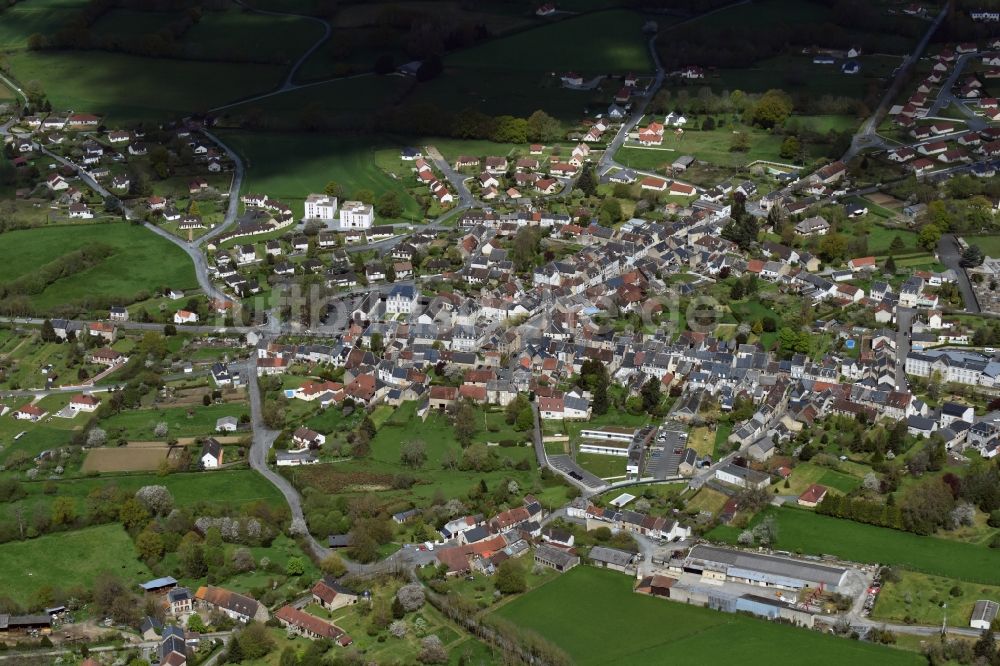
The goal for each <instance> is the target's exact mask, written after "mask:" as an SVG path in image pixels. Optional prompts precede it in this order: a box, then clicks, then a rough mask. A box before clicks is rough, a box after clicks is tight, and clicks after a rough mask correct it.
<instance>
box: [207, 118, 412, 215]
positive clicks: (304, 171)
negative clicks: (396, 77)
mask: <svg viewBox="0 0 1000 666" xmlns="http://www.w3.org/2000/svg"><path fill="white" fill-rule="evenodd" d="M222 138H223V140H224V141H226V142H227V143H230V145H232V146H233V147H234V148H235V149H236V150H237V151H239V152H240V154H241V155H243V156H244V157H245V158H246V159H247V177H246V179H245V180H244V188H243V189H244V191H248V192H257V191H260V192H267V193H268V195H270V196H273V197H275V198H276V199H278V200H280V201H282V202H284V203H287V204H288V205H290V206H291V207H292V209H293V210H295V211H301V210H302V208H301V206H302V201H304V200H305V198H306V196H307V195H309V193H311V192H322V191H323V187H324V186H325V185H326V184H327V183H328V182H330V181H331V180H332V181H335V182H337V183H338V184H339V185H340V186H341V187H343V188H344V189H345V190H346V191H347V193H348V196H350V194H351V193H353V192H357V191H358V190H361V189H367V190H371V191H372V192H374V193H375V194H376V196H377V195H379V194H381V193H383V192H388V191H395V192H398V193H399V194H400V198H401V200H402V201H403V210H404V212H403V215H404V217H406V218H408V219H411V220H416V219H421V217H422V216H421V209H420V206H419V204H417V202H416V201H415V200H414V199H413V198H412V197H411V196H410V195H409V193H408V192H407V186H408V185H409V183H405V184H404V183H402V182H400V181H397V180H394V179H393V178H391V177H390V176H388V175H387V174H386V173H384V172H383V171H381V170H380V169H379V168H378V166H377V165H376V164H375V156H374V153H375V151H376V150H377V149H378V148H379V146H376V145H373V144H374V142H373V141H372V140H371V139H370V138H365V139H362V138H355V137H334V136H328V135H313V134H255V133H249V132H226V133H224V135H223V137H222ZM400 147H402V146H400Z"/></svg>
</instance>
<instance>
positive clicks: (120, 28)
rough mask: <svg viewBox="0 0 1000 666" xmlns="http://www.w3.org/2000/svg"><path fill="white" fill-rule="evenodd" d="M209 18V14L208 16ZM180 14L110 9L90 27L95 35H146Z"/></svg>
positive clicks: (174, 19) (175, 18)
mask: <svg viewBox="0 0 1000 666" xmlns="http://www.w3.org/2000/svg"><path fill="white" fill-rule="evenodd" d="M209 15H210V16H211V14H209ZM181 16H182V14H181V13H180V12H157V11H141V10H138V9H112V10H111V11H110V12H108V13H107V14H104V15H103V16H101V18H99V19H97V21H96V22H95V23H94V24H93V25H92V26H91V30H92V31H93V32H94V34H95V35H100V36H102V37H119V36H130V35H147V34H151V33H154V32H157V31H158V30H160V29H161V28H163V26H164V25H166V24H168V23H170V22H171V21H176V20H177V19H179V18H181Z"/></svg>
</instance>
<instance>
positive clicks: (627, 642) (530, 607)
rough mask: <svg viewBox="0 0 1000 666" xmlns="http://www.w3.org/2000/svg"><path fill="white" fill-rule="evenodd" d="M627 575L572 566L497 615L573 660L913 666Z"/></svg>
mask: <svg viewBox="0 0 1000 666" xmlns="http://www.w3.org/2000/svg"><path fill="white" fill-rule="evenodd" d="M634 583H635V580H634V578H632V577H630V576H625V575H622V574H619V573H615V572H612V571H606V570H600V569H593V568H591V567H587V566H580V567H577V568H576V569H573V570H572V571H570V572H569V573H566V574H563V575H561V576H560V577H559V578H557V579H555V580H553V581H552V582H550V583H547V584H545V585H543V586H541V587H540V588H538V589H536V590H534V591H532V592H530V593H527V594H525V595H524V596H522V597H520V598H518V599H515V600H514V601H513V602H511V603H509V604H506V605H505V606H503V607H502V608H500V609H499V610H498V611H497V615H499V616H500V617H503V618H505V619H507V620H509V621H511V622H514V623H516V624H519V625H521V626H523V627H526V628H528V629H531V630H533V631H536V632H538V633H540V634H541V635H542V636H544V637H545V638H548V639H549V640H551V641H553V642H554V643H556V644H557V645H558V646H559V647H561V648H562V649H563V650H565V651H566V652H567V653H568V654H569V656H570V657H571V658H572V659H573V661H574V663H577V664H581V665H582V666H586V665H587V664H610V663H617V664H722V663H728V662H730V661H732V659H733V655H734V654H735V653H736V652H735V651H737V650H738V653H739V655H740V657H739V661H740V663H743V664H774V663H799V661H800V660H801V659H802V658H803V655H806V654H808V655H809V663H810V664H816V665H826V664H829V665H830V666H833V665H837V666H840V665H842V664H847V663H850V664H855V665H858V666H860V665H861V664H872V665H875V664H877V665H879V666H882V665H885V664H918V663H921V662H922V659H921V658H920V657H919V656H918V655H915V654H912V653H906V652H902V651H896V650H892V649H890V648H883V647H878V646H875V645H872V644H870V643H859V642H857V641H850V640H847V639H842V638H835V637H832V636H825V635H822V634H819V633H817V632H813V631H806V630H804V629H797V628H793V627H788V626H783V625H779V624H773V623H770V622H767V621H764V620H757V619H753V618H749V617H744V616H740V615H730V614H725V613H720V612H717V611H713V610H709V609H706V608H700V607H695V606H687V605H684V604H678V603H675V602H671V601H667V600H664V599H654V598H652V597H647V596H643V595H639V594H635V593H634V592H632V586H633V584H634Z"/></svg>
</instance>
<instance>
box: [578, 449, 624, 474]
mask: <svg viewBox="0 0 1000 666" xmlns="http://www.w3.org/2000/svg"><path fill="white" fill-rule="evenodd" d="M627 460H628V459H627V458H624V457H622V456H605V455H600V454H597V453H578V454H577V455H576V462H577V464H579V465H580V467H582V468H584V469H585V470H587V471H588V472H590V473H591V474H594V475H596V476H599V477H601V478H602V479H607V478H611V477H614V476H625V463H626V461H627Z"/></svg>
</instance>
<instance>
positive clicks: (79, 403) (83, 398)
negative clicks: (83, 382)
mask: <svg viewBox="0 0 1000 666" xmlns="http://www.w3.org/2000/svg"><path fill="white" fill-rule="evenodd" d="M100 404H101V401H100V400H98V399H97V398H95V397H94V396H92V395H90V394H87V393H81V394H80V395H75V396H73V397H72V398H70V401H69V408H70V409H71V410H73V411H74V412H93V411H96V410H97V407H98V406H99V405H100Z"/></svg>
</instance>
